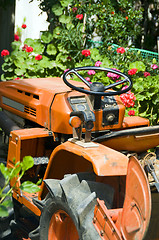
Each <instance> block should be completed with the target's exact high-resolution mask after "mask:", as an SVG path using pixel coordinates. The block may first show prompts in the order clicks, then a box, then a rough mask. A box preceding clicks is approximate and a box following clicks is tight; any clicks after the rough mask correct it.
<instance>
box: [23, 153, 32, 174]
mask: <svg viewBox="0 0 159 240" xmlns="http://www.w3.org/2000/svg"><path fill="white" fill-rule="evenodd" d="M33 166H34V160H33V158H32V157H31V156H25V157H24V158H23V161H22V162H21V167H22V170H23V171H26V170H28V169H29V168H31V167H33Z"/></svg>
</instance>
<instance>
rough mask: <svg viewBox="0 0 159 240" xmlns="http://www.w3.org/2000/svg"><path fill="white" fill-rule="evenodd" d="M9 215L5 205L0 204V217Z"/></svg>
mask: <svg viewBox="0 0 159 240" xmlns="http://www.w3.org/2000/svg"><path fill="white" fill-rule="evenodd" d="M7 216H9V213H8V209H7V207H5V206H3V205H2V204H0V217H7Z"/></svg>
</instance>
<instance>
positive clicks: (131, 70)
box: [128, 68, 137, 75]
mask: <svg viewBox="0 0 159 240" xmlns="http://www.w3.org/2000/svg"><path fill="white" fill-rule="evenodd" d="M136 72H137V68H132V69H130V70H129V71H128V74H129V75H134V74H135V73H136Z"/></svg>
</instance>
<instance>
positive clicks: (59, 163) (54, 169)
mask: <svg viewBox="0 0 159 240" xmlns="http://www.w3.org/2000/svg"><path fill="white" fill-rule="evenodd" d="M88 70H95V71H104V72H111V73H115V74H118V75H120V76H121V80H120V81H118V82H115V83H113V84H110V85H108V86H104V85H103V84H102V83H100V82H93V83H92V84H90V83H89V82H88V81H86V79H85V78H84V77H83V76H82V75H83V72H84V71H88ZM79 72H80V73H79ZM68 75H69V76H70V75H76V77H78V78H79V80H81V81H74V80H70V79H69V80H68ZM123 83H126V84H127V85H128V87H127V88H126V89H123V88H122V87H123V85H122V84H123ZM131 87H132V81H131V79H130V78H129V77H128V76H127V75H125V74H123V73H121V72H118V71H116V70H113V69H108V68H102V67H80V68H75V69H71V70H68V71H67V72H66V73H64V75H63V79H62V78H57V77H55V78H46V79H44V78H43V79H42V78H40V79H19V80H11V81H6V82H0V107H1V109H2V111H1V112H0V128H1V129H2V130H3V139H4V142H3V146H4V145H5V146H6V145H7V149H8V150H7V156H6V159H4V158H5V157H3V161H5V160H6V161H7V163H6V164H7V167H8V168H13V166H14V165H15V164H16V162H19V161H22V159H23V157H24V156H32V157H33V159H34V166H33V167H32V168H31V169H29V170H27V172H26V173H25V174H24V176H23V177H22V178H21V180H19V181H17V182H16V179H15V180H12V181H11V182H10V185H11V186H13V185H14V184H15V182H16V186H15V188H14V190H13V193H12V196H13V204H14V221H15V222H16V221H19V222H21V221H22V220H23V221H24V220H25V219H27V218H28V216H31V217H32V219H33V220H32V223H35V224H34V225H35V226H34V227H33V224H32V229H31V230H30V233H29V236H30V238H31V239H32V240H35V239H40V240H56V239H57V240H64V239H66V240H97V239H98V240H101V239H103V240H141V239H149V240H150V239H151V240H152V239H159V217H158V215H159V214H158V211H159V197H158V196H159V194H158V192H159V168H158V166H159V163H158V162H159V160H158V158H159V154H158V148H157V146H158V145H159V125H156V126H150V124H149V120H147V119H144V118H141V117H139V116H129V117H125V116H124V115H125V106H124V105H123V103H122V102H121V99H120V97H119V95H120V94H122V93H125V92H127V91H129V90H130V89H131ZM149 149H152V150H151V151H149ZM1 159H2V158H1ZM13 159H14V161H13ZM17 178H18V176H17ZM39 179H42V180H43V181H42V183H41V185H40V188H41V191H40V192H38V193H36V194H35V193H34V194H30V193H27V192H24V191H22V190H20V188H19V186H20V185H21V184H22V183H23V182H24V181H26V180H29V181H32V182H35V183H36V182H37V181H38V180H39ZM24 225H25V224H24ZM8 228H9V224H8ZM6 231H7V229H6Z"/></svg>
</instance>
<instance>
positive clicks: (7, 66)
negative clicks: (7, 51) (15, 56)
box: [2, 63, 13, 72]
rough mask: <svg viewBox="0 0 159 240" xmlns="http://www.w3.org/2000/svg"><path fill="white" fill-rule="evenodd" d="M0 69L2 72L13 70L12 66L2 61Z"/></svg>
mask: <svg viewBox="0 0 159 240" xmlns="http://www.w3.org/2000/svg"><path fill="white" fill-rule="evenodd" d="M2 70H3V71H4V72H12V71H13V67H12V66H10V65H8V64H7V63H3V65H2Z"/></svg>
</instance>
